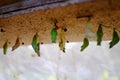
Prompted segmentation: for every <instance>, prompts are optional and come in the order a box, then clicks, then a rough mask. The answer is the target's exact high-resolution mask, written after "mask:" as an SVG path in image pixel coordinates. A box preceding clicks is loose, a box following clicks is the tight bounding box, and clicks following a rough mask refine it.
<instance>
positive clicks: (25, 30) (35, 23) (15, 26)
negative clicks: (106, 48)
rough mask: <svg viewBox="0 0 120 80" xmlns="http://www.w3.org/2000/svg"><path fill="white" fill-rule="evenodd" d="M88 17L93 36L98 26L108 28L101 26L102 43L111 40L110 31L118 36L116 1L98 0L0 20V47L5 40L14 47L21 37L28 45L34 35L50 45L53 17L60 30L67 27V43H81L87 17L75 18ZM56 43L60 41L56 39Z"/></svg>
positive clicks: (117, 8) (118, 10)
mask: <svg viewBox="0 0 120 80" xmlns="http://www.w3.org/2000/svg"><path fill="white" fill-rule="evenodd" d="M115 5H116V6H115ZM90 14H92V15H93V17H92V24H93V26H92V30H93V32H94V33H96V30H97V28H98V26H99V24H100V23H102V24H103V25H105V26H107V27H103V30H104V40H110V39H111V38H112V28H116V29H117V30H118V33H120V32H119V31H120V27H119V25H120V22H119V21H120V6H119V0H115V1H112V4H109V3H108V0H98V1H95V2H94V1H93V2H84V3H78V4H73V5H69V6H63V7H57V8H52V9H46V10H40V11H35V12H32V13H29V14H22V15H17V16H13V17H9V18H4V19H0V27H1V28H3V29H4V30H5V32H4V33H3V34H2V39H1V40H0V44H1V45H0V47H2V45H3V43H4V42H5V41H6V40H7V39H8V41H9V42H10V43H9V46H13V44H14V43H15V40H16V38H17V36H19V37H20V38H21V43H22V42H24V43H25V45H28V44H31V41H32V37H33V35H34V34H35V33H36V32H38V34H39V37H40V42H43V43H51V36H50V31H51V29H52V27H53V23H54V21H53V18H56V19H57V20H58V24H57V25H58V26H59V27H66V28H67V30H68V31H67V32H66V39H67V40H68V41H70V42H72V41H74V42H75V41H77V42H78V41H82V40H83V37H84V32H85V26H86V22H87V18H76V17H77V16H84V15H90ZM58 36H59V34H58ZM58 41H59V39H57V42H58Z"/></svg>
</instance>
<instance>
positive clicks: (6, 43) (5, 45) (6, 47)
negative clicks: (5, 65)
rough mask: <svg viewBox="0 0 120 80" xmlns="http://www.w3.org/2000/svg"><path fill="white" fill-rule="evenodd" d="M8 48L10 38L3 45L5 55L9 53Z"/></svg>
mask: <svg viewBox="0 0 120 80" xmlns="http://www.w3.org/2000/svg"><path fill="white" fill-rule="evenodd" d="M7 49H8V40H7V41H6V42H5V43H4V45H3V53H4V55H6V54H7Z"/></svg>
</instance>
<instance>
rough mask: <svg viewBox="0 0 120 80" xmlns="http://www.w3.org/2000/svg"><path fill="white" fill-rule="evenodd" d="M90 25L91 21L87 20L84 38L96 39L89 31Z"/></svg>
mask: <svg viewBox="0 0 120 80" xmlns="http://www.w3.org/2000/svg"><path fill="white" fill-rule="evenodd" d="M91 27H92V23H91V19H90V18H89V19H88V21H87V24H86V30H85V37H86V38H94V39H95V38H96V35H95V34H94V33H93V32H92V31H91Z"/></svg>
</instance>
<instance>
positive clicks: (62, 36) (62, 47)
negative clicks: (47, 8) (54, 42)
mask: <svg viewBox="0 0 120 80" xmlns="http://www.w3.org/2000/svg"><path fill="white" fill-rule="evenodd" d="M59 39H60V41H59V48H60V50H62V51H63V52H64V53H65V40H66V38H65V32H64V29H63V28H62V29H61V31H60V35H59Z"/></svg>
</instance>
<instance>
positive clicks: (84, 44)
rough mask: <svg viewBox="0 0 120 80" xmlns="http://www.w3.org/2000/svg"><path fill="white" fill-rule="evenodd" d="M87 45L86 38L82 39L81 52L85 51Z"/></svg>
mask: <svg viewBox="0 0 120 80" xmlns="http://www.w3.org/2000/svg"><path fill="white" fill-rule="evenodd" d="M88 45H89V40H88V38H84V41H83V45H82V46H81V51H83V50H84V49H86V48H87V47H88Z"/></svg>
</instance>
